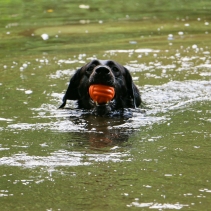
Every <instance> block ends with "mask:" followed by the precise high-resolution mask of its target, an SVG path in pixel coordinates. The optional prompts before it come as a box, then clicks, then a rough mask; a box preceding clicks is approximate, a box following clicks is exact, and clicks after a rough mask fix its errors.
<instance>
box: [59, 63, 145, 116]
mask: <svg viewBox="0 0 211 211" xmlns="http://www.w3.org/2000/svg"><path fill="white" fill-rule="evenodd" d="M92 84H102V85H108V86H112V87H114V89H115V97H114V99H113V100H112V101H110V102H109V103H107V104H101V105H97V104H96V103H95V102H94V101H93V100H92V99H91V98H90V96H89V91H88V90H89V86H90V85H92ZM67 100H77V101H78V108H81V109H88V110H91V111H93V112H94V113H96V114H98V115H106V114H108V113H110V112H112V111H116V110H119V109H124V108H136V107H138V106H139V105H140V104H141V97H140V93H139V90H138V88H137V87H136V86H135V84H134V83H133V81H132V77H131V75H130V72H129V70H128V69H127V68H125V67H124V66H122V65H120V64H118V63H117V62H115V61H111V60H105V61H101V60H93V61H91V62H90V63H88V64H86V65H85V66H83V67H81V68H80V69H78V70H77V71H76V73H75V74H74V75H73V77H72V78H71V79H70V83H69V86H68V88H67V91H66V93H65V95H64V97H63V104H62V105H61V106H60V107H59V108H63V107H64V106H65V105H66V101H67Z"/></svg>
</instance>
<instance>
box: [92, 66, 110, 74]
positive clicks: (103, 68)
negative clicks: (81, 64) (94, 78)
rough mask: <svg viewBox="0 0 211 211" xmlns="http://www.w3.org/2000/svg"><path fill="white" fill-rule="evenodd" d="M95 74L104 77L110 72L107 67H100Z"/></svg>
mask: <svg viewBox="0 0 211 211" xmlns="http://www.w3.org/2000/svg"><path fill="white" fill-rule="evenodd" d="M95 72H96V73H97V74H102V75H103V74H104V75H105V74H109V73H110V70H109V68H107V67H106V66H99V67H97V68H96V70H95Z"/></svg>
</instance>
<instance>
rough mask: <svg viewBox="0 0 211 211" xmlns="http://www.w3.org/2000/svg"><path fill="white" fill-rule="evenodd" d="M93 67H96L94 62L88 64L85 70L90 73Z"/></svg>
mask: <svg viewBox="0 0 211 211" xmlns="http://www.w3.org/2000/svg"><path fill="white" fill-rule="evenodd" d="M95 67H96V65H94V64H92V65H90V66H89V67H88V68H87V69H86V72H87V73H89V74H90V73H91V72H92V71H93V69H94V68H95Z"/></svg>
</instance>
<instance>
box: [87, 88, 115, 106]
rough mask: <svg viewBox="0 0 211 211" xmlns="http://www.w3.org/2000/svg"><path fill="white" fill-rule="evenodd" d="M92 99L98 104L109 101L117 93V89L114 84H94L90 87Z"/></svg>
mask: <svg viewBox="0 0 211 211" xmlns="http://www.w3.org/2000/svg"><path fill="white" fill-rule="evenodd" d="M89 95H90V97H91V99H92V100H93V101H94V102H95V103H96V104H97V105H98V104H99V105H101V104H107V103H109V102H110V101H111V100H112V99H113V98H114V95H115V89H114V87H112V86H106V85H101V84H93V85H91V86H90V87H89Z"/></svg>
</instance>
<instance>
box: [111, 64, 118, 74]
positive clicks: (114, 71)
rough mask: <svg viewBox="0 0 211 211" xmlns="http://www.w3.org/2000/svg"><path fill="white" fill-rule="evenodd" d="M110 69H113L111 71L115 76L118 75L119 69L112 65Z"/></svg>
mask: <svg viewBox="0 0 211 211" xmlns="http://www.w3.org/2000/svg"><path fill="white" fill-rule="evenodd" d="M111 69H112V71H113V73H114V75H115V76H118V75H119V69H118V68H117V67H115V66H114V67H112V68H111Z"/></svg>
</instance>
